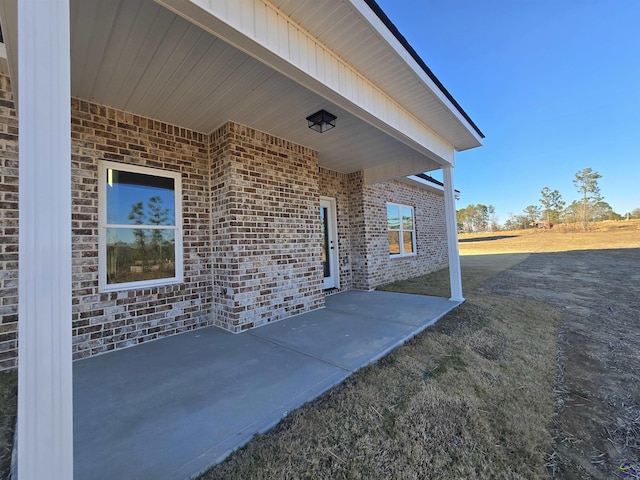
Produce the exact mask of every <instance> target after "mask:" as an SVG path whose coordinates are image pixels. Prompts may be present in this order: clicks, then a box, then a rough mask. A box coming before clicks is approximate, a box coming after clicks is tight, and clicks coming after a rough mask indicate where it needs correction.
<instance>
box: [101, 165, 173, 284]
mask: <svg viewBox="0 0 640 480" xmlns="http://www.w3.org/2000/svg"><path fill="white" fill-rule="evenodd" d="M109 169H112V170H118V171H123V172H129V173H138V174H142V175H150V176H154V177H162V178H170V179H172V180H173V181H174V199H175V200H174V201H175V205H174V212H175V224H174V225H173V226H167V228H162V229H163V230H173V232H174V239H175V245H174V248H175V252H174V258H175V275H174V276H173V277H165V278H156V279H152V280H139V281H135V282H122V283H113V284H108V283H107V229H108V228H133V229H136V228H140V229H143V228H148V227H149V225H142V226H137V225H126V226H125V225H117V224H109V223H107V179H108V173H107V171H108V170H109ZM182 222H183V217H182V175H181V174H180V172H171V171H168V170H162V169H159V168H150V167H141V166H138V165H130V164H126V163H119V162H110V161H107V160H99V161H98V292H99V293H102V292H116V291H121V290H133V289H139V288H148V287H155V286H161V285H171V284H176V283H182V282H183V281H184V262H183V255H184V253H183V252H184V250H183V247H182Z"/></svg>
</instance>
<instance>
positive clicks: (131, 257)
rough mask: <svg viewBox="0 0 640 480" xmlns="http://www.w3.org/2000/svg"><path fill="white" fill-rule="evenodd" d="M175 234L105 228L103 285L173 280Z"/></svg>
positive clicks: (167, 231)
mask: <svg viewBox="0 0 640 480" xmlns="http://www.w3.org/2000/svg"><path fill="white" fill-rule="evenodd" d="M175 244H176V242H175V232H174V231H173V230H158V229H153V230H149V229H144V228H107V284H109V285H111V284H114V283H127V282H140V281H143V280H156V279H159V278H172V277H175V276H176V262H175V251H176V250H175V246H176V245H175Z"/></svg>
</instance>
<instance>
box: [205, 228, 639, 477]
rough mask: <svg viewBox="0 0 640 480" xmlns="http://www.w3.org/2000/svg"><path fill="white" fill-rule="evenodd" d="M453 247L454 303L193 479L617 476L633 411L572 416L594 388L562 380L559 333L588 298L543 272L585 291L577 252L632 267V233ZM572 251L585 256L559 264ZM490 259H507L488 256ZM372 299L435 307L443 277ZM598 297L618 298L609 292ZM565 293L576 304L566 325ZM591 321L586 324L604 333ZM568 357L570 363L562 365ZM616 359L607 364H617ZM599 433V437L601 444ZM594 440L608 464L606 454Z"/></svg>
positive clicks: (569, 374) (488, 238) (568, 375)
mask: <svg viewBox="0 0 640 480" xmlns="http://www.w3.org/2000/svg"><path fill="white" fill-rule="evenodd" d="M460 246H461V254H462V255H463V260H462V270H463V281H464V286H465V296H466V298H467V301H466V302H465V303H464V304H463V305H461V306H460V307H459V308H457V309H456V310H454V311H453V312H451V313H450V314H448V315H447V316H445V317H444V318H443V319H442V320H440V321H439V322H438V324H436V325H435V326H434V327H432V328H429V329H427V330H426V331H425V332H423V333H422V334H420V335H419V336H418V337H416V338H415V339H414V340H412V341H411V342H409V343H408V344H406V345H405V346H403V347H401V348H399V349H397V350H396V351H395V352H393V353H391V354H390V355H388V356H387V357H385V358H383V359H382V360H380V361H379V362H378V363H376V364H374V365H372V366H370V367H367V368H365V369H363V370H361V371H360V372H358V373H356V374H355V375H353V376H352V377H351V378H350V379H348V380H347V381H346V382H345V383H344V384H343V385H341V386H339V387H337V388H335V389H333V390H332V391H330V392H328V393H327V394H325V395H324V396H322V397H321V398H319V399H317V400H316V401H314V402H311V403H309V404H307V405H305V406H304V407H302V408H301V409H299V410H297V411H296V412H293V413H292V414H291V415H289V417H287V418H286V419H285V420H284V421H283V422H281V423H280V424H279V425H278V426H277V427H276V428H275V429H273V430H272V431H270V432H268V433H267V434H265V435H261V436H257V437H256V438H255V439H254V440H253V441H252V442H250V443H249V444H248V445H247V446H246V447H244V448H243V449H241V450H240V451H238V452H235V453H234V454H233V455H231V457H230V458H229V459H228V460H227V461H225V462H224V463H222V464H220V465H218V466H216V467H214V468H213V469H212V470H211V471H209V472H208V473H207V474H206V475H204V476H203V477H202V478H203V479H236V478H243V479H267V478H269V479H270V478H281V479H298V478H299V479H307V478H308V479H422V478H437V479H440V478H442V479H445V478H446V479H449V478H486V479H489V478H491V479H493V478H505V479H507V478H508V479H520V478H550V477H554V478H576V479H578V478H603V479H604V478H620V476H621V475H622V474H621V473H620V471H619V469H618V465H619V464H620V463H619V462H620V459H621V458H626V459H627V460H629V461H631V462H632V463H633V461H634V460H637V459H635V458H633V455H634V451H633V448H634V446H638V442H640V438H639V437H638V432H640V416H638V418H635V417H634V416H633V415H634V412H638V410H637V409H636V408H635V407H637V404H636V405H632V406H630V404H629V403H626V404H625V403H624V402H622V403H620V400H619V398H618V397H615V395H613V393H612V392H608V393H605V394H604V398H606V399H609V401H611V402H613V403H615V402H618V405H619V407H620V408H619V409H618V410H616V411H615V412H613V413H612V414H611V415H610V416H611V418H612V419H613V420H612V422H614V423H609V424H605V427H604V428H603V425H602V424H600V423H597V422H594V419H595V418H598V417H597V416H598V415H599V414H601V413H602V412H601V410H598V409H597V408H595V407H593V408H584V405H585V404H588V403H589V402H592V403H594V405H595V403H596V396H595V394H593V392H592V391H591V386H590V384H589V385H587V387H585V389H581V388H578V387H580V385H586V383H585V382H586V380H585V381H583V380H584V379H585V378H587V377H588V378H589V381H592V380H593V382H596V380H594V378H595V377H593V375H594V372H595V370H593V371H590V370H589V368H586V370H585V369H584V368H583V369H582V370H581V372H580V373H576V372H575V371H574V370H575V368H574V367H575V366H584V365H585V361H584V358H583V357H584V354H585V352H584V348H585V345H586V344H585V343H581V342H582V341H583V339H581V338H579V337H576V336H572V335H573V334H572V331H571V329H572V328H574V327H573V325H574V324H575V325H579V328H578V330H579V331H580V332H581V333H583V334H584V332H585V331H587V332H588V331H589V327H590V326H593V325H590V324H587V323H584V322H583V323H580V322H579V321H578V322H575V319H576V317H574V316H572V315H576V316H577V317H578V318H581V317H580V315H584V314H585V312H587V311H589V309H588V308H587V307H584V306H582V305H581V304H580V302H583V303H584V302H585V301H591V300H590V299H589V298H587V299H586V300H585V299H584V298H581V297H580V295H579V293H581V292H578V293H572V292H570V291H563V290H562V289H563V288H565V286H562V285H561V284H558V285H560V286H559V287H557V288H556V285H552V282H551V281H550V280H551V279H552V278H553V277H554V276H559V278H560V279H561V280H566V278H565V277H567V275H566V271H561V269H560V271H555V270H554V265H556V264H560V263H561V262H560V257H554V255H562V257H561V258H562V259H563V262H564V264H563V265H565V266H567V265H568V266H569V267H570V268H574V267H575V272H573V275H574V277H575V278H574V277H572V278H570V279H569V285H571V282H572V281H575V280H576V278H584V279H585V282H586V283H588V284H594V285H596V286H597V285H598V273H597V272H596V270H594V269H597V268H599V267H597V266H596V265H593V266H590V265H589V263H588V262H589V261H590V260H591V257H592V255H590V253H591V252H588V251H594V252H595V251H608V250H609V251H611V252H612V253H611V254H610V255H611V256H608V257H607V256H604V257H603V259H604V260H601V262H602V261H603V262H605V263H606V261H607V259H612V258H613V259H615V258H616V256H618V257H619V255H618V254H619V252H620V251H625V249H636V250H627V251H629V252H633V253H632V255H636V256H635V257H634V256H632V257H630V258H637V257H638V256H640V255H638V253H637V252H638V250H637V249H639V248H640V222H638V221H636V222H620V223H611V224H607V225H601V226H598V228H597V229H595V230H593V231H590V232H586V233H578V232H566V231H562V230H560V229H558V230H555V231H550V232H544V231H531V232H511V233H509V232H507V233H504V232H500V233H499V234H486V235H475V236H469V235H463V236H461V243H460ZM576 251H577V252H578V253H580V251H583V252H584V253H585V254H586V257H585V256H584V255H582V256H580V257H579V258H575V257H573V256H572V255H573V253H574V252H576ZM541 252H544V255H538V254H539V253H541ZM551 252H565V253H560V254H558V253H551ZM496 253H508V255H488V254H496ZM534 255H535V257H534ZM618 260H619V261H620V262H625V261H627V260H626V257H624V258H619V259H618ZM531 267H534V272H531V270H530V268H531ZM591 267H593V268H591ZM616 268H617V267H616ZM511 272H517V274H513V275H512V274H511ZM609 273H610V272H609ZM613 283H615V282H613ZM485 286H486V287H485ZM385 289H387V290H392V291H400V292H407V293H415V294H427V295H438V296H448V294H449V292H448V271H447V270H446V269H445V270H442V271H440V272H436V273H434V274H431V275H427V276H424V277H420V278H417V279H412V280H408V281H405V282H398V283H396V284H393V285H388V286H387V287H385ZM612 289H614V291H616V292H617V291H620V290H621V289H620V285H617V284H616V285H613V286H612ZM547 294H548V295H547ZM605 294H608V293H606V292H605ZM572 295H574V296H575V298H576V299H577V300H576V302H577V303H576V306H575V310H571V311H570V312H571V313H570V314H567V313H566V312H567V310H566V309H569V308H570V307H571V308H573V306H572V305H570V304H571V302H572V299H573V297H572ZM584 296H585V295H583V297H584ZM587 297H588V296H587ZM632 307H633V306H631V307H630V308H632ZM611 308H612V307H611V306H610V305H607V306H606V308H605V311H606V312H609V310H608V309H611ZM593 313H594V315H593V318H592V320H591V321H592V322H595V323H597V324H602V325H603V327H602V329H604V330H610V329H611V328H613V325H609V324H607V323H606V322H602V321H601V319H600V317H598V316H596V315H595V314H596V313H599V312H595V311H594V312H593ZM624 315H625V312H622V313H621V316H624ZM589 318H591V317H589ZM618 327H620V325H617V326H616V328H618ZM576 328H577V327H576ZM587 334H588V333H587ZM615 335H618V333H617V332H616V333H615ZM606 342H610V340H602V341H601V342H600V343H604V344H606ZM572 349H573V350H575V351H576V352H580V353H582V354H583V357H575V356H573V355H572V354H571V350H572ZM589 354H591V353H589ZM627 354H628V352H626V351H620V352H618V353H615V354H614V357H615V358H616V361H619V362H622V363H624V362H625V358H624V355H627ZM593 355H596V354H595V353H594V354H593ZM615 355H623V358H620V357H619V356H617V357H616V356H615ZM636 356H637V355H636ZM574 357H575V358H574ZM618 369H619V370H621V369H620V368H618ZM581 375H584V378H583V377H582V376H581ZM589 375H591V377H589ZM574 377H575V378H574ZM574 380H575V381H574ZM638 380H639V379H638V376H637V374H635V377H632V378H631V381H632V382H634V383H633V384H634V385H637V384H638ZM615 381H616V382H617V381H618V379H617V378H616V379H615ZM581 382H582V383H581ZM593 382H592V383H593ZM596 383H597V382H596ZM576 385H577V386H578V387H576ZM603 388H604V387H603ZM634 394H635V395H636V397H637V395H638V392H637V389H636V391H635V393H634ZM629 399H631V402H632V403H633V398H632V397H631V396H628V397H626V401H627V402H629ZM576 400H578V401H576ZM600 403H602V402H600ZM625 405H626V407H625ZM576 412H577V413H576ZM603 418H604V417H603ZM634 419H635V420H634ZM634 421H635V422H636V423H634ZM615 422H617V427H616V426H615ZM592 423H593V424H594V427H593V428H592V429H591V430H590V431H589V435H586V434H585V435H584V436H581V437H579V435H580V429H581V428H583V426H584V425H585V424H592ZM611 425H613V426H611ZM636 427H637V428H636ZM606 428H610V430H611V435H605V434H603V432H604V430H605V429H606ZM583 430H584V428H583ZM587 430H588V429H587ZM598 431H599V432H600V434H598V433H597V432H598ZM572 432H573V433H572ZM634 435H635V438H634ZM625 442H626V443H627V445H629V447H628V448H627V447H625V445H624V444H625ZM603 443H608V444H610V445H611V450H615V449H618V450H616V452H617V453H615V452H614V453H611V452H607V451H606V450H605V447H603V446H602V444H603ZM636 453H637V452H636ZM627 478H632V477H628V476H627Z"/></svg>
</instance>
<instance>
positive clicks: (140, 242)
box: [99, 162, 182, 291]
mask: <svg viewBox="0 0 640 480" xmlns="http://www.w3.org/2000/svg"><path fill="white" fill-rule="evenodd" d="M100 175H101V178H102V182H101V185H100V202H104V203H103V204H102V205H101V210H100V253H99V255H100V282H99V284H100V289H101V290H103V291H109V290H116V289H123V288H138V287H142V286H151V285H160V284H164V283H168V282H176V281H181V280H182V239H181V230H180V225H181V222H182V219H181V218H180V216H181V215H180V204H179V203H177V202H178V201H179V199H180V198H181V191H180V175H179V174H177V173H173V172H166V171H163V170H156V169H149V168H143V167H134V166H129V165H124V164H122V165H121V164H117V163H113V162H101V163H100Z"/></svg>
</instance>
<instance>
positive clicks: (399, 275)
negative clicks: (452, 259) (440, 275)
mask: <svg viewBox="0 0 640 480" xmlns="http://www.w3.org/2000/svg"><path fill="white" fill-rule="evenodd" d="M351 179H352V180H351V184H350V185H351V195H350V199H352V200H351V203H350V207H351V217H352V218H351V238H352V240H351V242H352V262H353V265H354V267H353V270H354V281H353V282H354V288H359V289H365V290H369V289H372V288H375V287H377V286H379V285H384V284H387V283H391V282H395V281H398V280H404V279H407V278H413V277H417V276H419V275H424V274H427V273H430V272H433V271H436V270H439V269H441V268H443V267H445V266H446V265H447V262H448V256H447V233H446V224H445V212H444V197H443V195H442V194H438V193H433V192H430V191H427V190H425V189H423V188H420V187H417V186H412V185H407V184H405V183H402V182H398V181H388V182H383V183H376V184H373V185H363V184H362V176H361V175H356V174H352V175H351ZM387 202H392V203H399V204H403V205H409V206H412V207H414V215H415V226H416V252H417V255H414V256H407V257H396V258H390V257H389V240H388V235H387V210H386V204H387Z"/></svg>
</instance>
